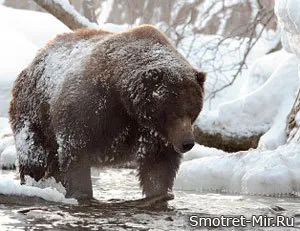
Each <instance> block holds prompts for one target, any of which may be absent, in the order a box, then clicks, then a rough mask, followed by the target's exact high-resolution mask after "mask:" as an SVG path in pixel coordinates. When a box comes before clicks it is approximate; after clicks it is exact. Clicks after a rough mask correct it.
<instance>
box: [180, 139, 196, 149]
mask: <svg viewBox="0 0 300 231" xmlns="http://www.w3.org/2000/svg"><path fill="white" fill-rule="evenodd" d="M194 145H195V142H194V140H185V141H183V143H182V148H183V151H184V152H187V151H189V150H191V149H192V148H193V147H194Z"/></svg>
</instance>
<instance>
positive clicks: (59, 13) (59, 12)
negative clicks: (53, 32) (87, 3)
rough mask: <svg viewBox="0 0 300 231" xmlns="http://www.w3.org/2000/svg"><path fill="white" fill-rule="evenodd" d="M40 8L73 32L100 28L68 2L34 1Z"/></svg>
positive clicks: (58, 0)
mask: <svg viewBox="0 0 300 231" xmlns="http://www.w3.org/2000/svg"><path fill="white" fill-rule="evenodd" d="M34 1H35V2H36V3H37V4H38V5H39V6H41V7H42V8H43V9H45V10H46V11H48V12H49V13H50V14H52V15H53V16H55V17H56V18H57V19H58V20H60V21H61V22H62V23H64V24H65V25H66V26H67V27H69V28H70V29H71V30H77V29H80V28H98V25H97V24H96V23H92V22H90V21H89V20H88V19H87V18H86V17H84V16H82V15H81V14H80V13H78V11H76V10H75V8H74V7H73V6H72V5H70V3H69V1H67V0H47V1H45V0H34Z"/></svg>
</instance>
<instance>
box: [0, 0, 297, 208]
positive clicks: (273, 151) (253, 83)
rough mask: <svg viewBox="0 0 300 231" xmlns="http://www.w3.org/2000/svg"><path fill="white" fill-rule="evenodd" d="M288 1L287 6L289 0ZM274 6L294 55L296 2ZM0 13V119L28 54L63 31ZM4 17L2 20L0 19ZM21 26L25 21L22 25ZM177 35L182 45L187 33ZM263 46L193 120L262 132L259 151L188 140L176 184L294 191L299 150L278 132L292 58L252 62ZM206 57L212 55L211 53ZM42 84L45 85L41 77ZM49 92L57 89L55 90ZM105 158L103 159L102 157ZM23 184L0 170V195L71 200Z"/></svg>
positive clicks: (292, 89) (291, 80) (10, 158)
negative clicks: (189, 144) (228, 150)
mask: <svg viewBox="0 0 300 231" xmlns="http://www.w3.org/2000/svg"><path fill="white" fill-rule="evenodd" d="M63 2H64V4H63V6H64V7H67V9H68V11H73V9H71V7H70V5H69V3H68V2H67V0H65V1H63ZM288 2H289V4H291V2H292V1H288ZM276 4H277V8H276V9H277V10H276V12H277V14H279V17H280V20H281V22H283V23H285V22H286V21H288V24H287V25H286V24H284V25H285V26H284V27H283V31H284V32H283V44H284V47H285V49H286V50H287V51H290V52H294V53H296V54H297V55H299V53H300V52H298V51H299V44H300V43H298V44H297V43H296V42H297V41H298V40H297V39H299V37H297V36H299V35H298V34H299V31H298V30H299V25H298V24H297V23H295V22H293V20H294V19H295V18H296V19H297V17H298V16H299V15H298V16H297V14H298V13H297V12H300V11H299V9H298V8H299V6H298V5H297V4H296V6H297V7H294V9H292V11H291V10H288V11H287V10H286V8H285V7H286V6H290V5H289V4H287V1H279V0H278V1H276ZM296 13H297V14H296ZM2 16H3V17H5V20H0V25H1V26H2V28H4V30H5V31H6V32H7V33H5V34H3V35H1V37H0V49H1V51H2V52H1V53H0V62H1V64H2V65H1V71H0V105H1V108H0V116H7V108H8V102H9V100H10V94H9V91H10V89H11V86H12V82H13V81H14V79H15V77H16V75H17V74H18V73H19V72H20V71H21V70H22V69H23V68H24V67H26V65H27V64H28V63H29V62H30V61H31V60H32V58H33V57H34V55H35V53H36V51H37V50H38V49H39V48H40V47H41V46H42V45H43V44H45V42H46V41H47V40H48V39H50V38H52V37H54V36H55V34H56V33H61V32H65V31H69V29H67V28H66V27H65V26H63V25H62V24H61V23H60V22H58V21H57V20H56V19H55V18H54V17H52V16H50V15H48V14H44V13H37V12H28V11H23V10H13V9H9V8H6V7H3V6H0V18H1V17H2ZM297 20H298V19H297ZM7 21H9V22H10V24H6V22H7ZM299 22H300V21H299ZM84 23H87V22H84ZM28 25H32V26H31V27H30V28H29V27H28ZM103 28H104V29H108V30H111V31H117V32H119V31H122V30H124V29H127V28H128V25H122V26H116V25H112V24H111V25H109V24H106V28H105V27H103ZM185 39H186V43H188V42H190V41H191V39H192V38H191V37H187V38H185ZM205 41H207V40H204V42H205ZM229 44H231V46H232V47H234V46H236V45H237V44H236V43H235V42H234V41H230V43H229ZM85 45H87V44H82V46H85ZM196 45H197V46H198V45H199V44H196ZM232 47H231V48H232ZM184 48H186V47H184V46H183V47H181V48H180V49H181V51H183V53H184V54H187V53H188V50H184ZM258 48H263V49H265V50H268V49H267V48H268V47H267V46H266V45H265V44H261V45H260V46H258ZM87 50H88V49H87ZM265 50H263V51H261V52H256V53H255V52H254V54H253V56H252V57H250V61H251V62H252V61H254V60H256V61H254V63H253V66H252V67H251V68H250V71H249V72H245V73H244V74H243V77H247V79H246V82H245V83H244V85H243V86H242V84H241V83H242V81H241V79H239V80H238V84H237V85H236V86H234V88H231V89H232V90H233V92H234V93H232V95H230V96H229V97H228V98H224V99H222V100H223V101H227V102H223V103H222V104H220V105H219V106H218V107H216V108H214V110H211V111H209V110H207V109H206V110H205V111H203V112H202V114H201V116H200V117H199V118H198V120H197V125H198V126H199V127H201V129H203V130H207V131H209V132H212V133H215V132H218V133H222V134H225V135H236V136H241V135H242V136H251V135H253V134H257V133H264V135H263V136H262V137H261V139H260V142H259V148H258V149H256V150H249V151H247V152H239V153H234V154H230V153H226V152H224V151H221V150H217V149H214V148H207V147H204V146H201V145H195V147H194V148H193V149H192V150H191V151H190V152H188V153H186V154H184V161H183V163H182V165H181V167H180V169H179V173H178V177H177V179H176V181H175V188H176V189H179V190H196V191H205V190H211V191H224V192H231V193H241V194H263V195H274V194H276V195H277V194H288V193H294V192H299V190H300V189H299V188H300V178H299V175H300V174H299V173H300V172H299V166H300V165H299V164H300V163H299V162H300V159H299V157H298V155H299V151H297V150H299V148H300V147H299V144H296V143H294V142H290V143H288V144H286V137H285V133H284V129H285V120H286V116H287V113H288V112H289V109H290V108H291V106H292V103H293V100H294V99H295V93H296V91H297V88H298V86H299V77H298V75H297V72H298V65H299V60H298V59H297V58H296V55H294V54H288V53H287V52H285V51H279V52H276V53H273V54H270V55H268V56H264V57H262V58H260V59H256V58H257V57H261V56H262V55H263V54H264V52H265ZM87 52H88V51H87ZM120 52H121V51H120ZM222 52H224V53H221V54H223V55H224V54H225V53H226V50H225V49H224V50H223V51H222ZM56 55H57V56H55V57H49V58H50V59H51V60H52V61H56V62H60V61H61V60H62V59H64V58H65V57H63V56H62V55H61V54H59V53H58V54H56ZM73 55H74V56H76V55H77V56H80V55H83V56H84V55H86V54H80V55H79V54H78V52H76V51H74V53H73ZM209 55H211V56H212V57H213V54H209ZM198 57H199V56H198V54H191V56H190V60H192V61H193V62H194V63H196V62H198V61H199V59H198ZM217 58H221V57H217ZM236 58H237V54H236V53H235V54H232V55H231V56H230V57H229V58H228V60H225V61H226V62H228V64H230V62H233V61H234V60H236ZM78 60H79V59H78ZM78 60H77V61H78ZM250 61H249V64H250V63H251V62H250ZM56 64H57V63H56ZM69 64H70V65H71V64H72V63H69ZM64 68H65V67H62V68H61V69H60V70H59V71H60V72H58V73H57V74H58V76H59V75H60V74H63V73H64V72H65V71H66V70H65V69H64ZM229 72H230V70H229ZM46 84H53V83H51V82H47V83H46ZM56 84H57V82H56ZM210 84H212V82H210ZM57 90H58V91H59V89H57ZM153 94H154V95H155V96H158V97H159V96H160V95H161V92H160V91H159V89H157V91H156V92H153ZM228 100H230V101H228ZM220 102H221V101H220ZM217 104H218V103H216V105H217ZM105 159H106V160H108V158H107V157H105ZM15 163H16V150H15V146H14V139H13V137H12V136H11V130H10V128H9V124H8V120H7V118H3V117H0V165H1V166H11V165H14V164H15ZM114 177H115V176H114ZM107 181H110V179H109V180H107ZM27 184H28V185H26V186H25V185H19V181H18V180H13V179H7V178H5V177H3V176H1V172H0V194H6V195H25V196H38V197H41V198H43V199H45V200H50V201H56V202H62V203H71V204H72V203H76V201H75V200H73V199H66V198H65V197H64V189H63V188H61V186H59V185H58V186H57V185H56V186H55V185H54V182H53V179H52V180H51V179H50V180H49V182H48V183H47V182H46V183H45V182H42V181H41V182H34V181H33V180H32V179H31V180H27ZM120 197H121V196H120Z"/></svg>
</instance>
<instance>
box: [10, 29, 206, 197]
mask: <svg viewBox="0 0 300 231" xmlns="http://www.w3.org/2000/svg"><path fill="white" fill-rule="evenodd" d="M204 81H205V74H204V73H202V72H199V71H197V70H195V69H194V68H192V67H191V66H190V65H189V63H188V62H187V61H186V60H185V59H184V58H183V57H182V56H181V55H180V54H179V53H178V52H177V51H176V49H175V48H174V47H172V45H171V44H170V43H169V41H168V40H167V38H166V37H165V36H164V35H163V34H162V33H161V32H160V31H158V30H157V29H156V28H154V27H152V26H148V25H144V26H140V27H137V28H135V29H131V30H128V31H125V32H123V33H110V32H106V31H102V30H90V29H84V30H79V31H76V32H75V33H66V34H62V35H59V36H57V37H56V38H55V39H54V40H53V41H50V42H49V43H48V44H47V45H46V46H45V47H44V48H43V49H41V50H40V52H39V53H38V55H37V56H36V58H35V59H34V60H33V62H32V63H31V64H30V65H29V67H28V68H26V69H25V70H23V71H22V73H20V75H19V76H18V78H17V80H16V82H15V84H14V88H13V100H12V101H11V105H10V110H9V114H10V122H11V126H12V129H13V132H14V137H15V141H16V148H17V153H18V159H19V165H20V166H19V169H20V177H21V182H22V183H25V175H30V176H31V177H33V178H34V179H35V180H40V179H42V178H47V177H50V176H53V177H54V178H55V179H56V180H57V181H61V182H62V184H63V185H64V186H65V188H66V191H67V195H66V196H67V197H75V198H91V197H92V185H91V176H90V167H91V166H107V165H116V164H119V163H123V162H126V161H131V160H135V161H137V163H138V175H139V178H140V184H141V187H142V189H143V193H144V194H145V195H146V196H147V197H152V196H156V195H161V194H165V193H167V191H168V190H169V189H172V186H173V181H174V178H175V176H176V172H177V170H178V167H179V164H180V159H181V152H180V151H178V149H180V148H178V147H180V145H181V144H182V142H184V141H186V140H193V135H192V127H191V124H192V123H193V122H194V121H195V119H196V117H197V115H198V114H199V112H200V111H201V109H202V101H203V83H204ZM187 121H189V124H190V125H187ZM176 147H177V149H176Z"/></svg>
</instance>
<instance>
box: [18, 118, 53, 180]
mask: <svg viewBox="0 0 300 231" xmlns="http://www.w3.org/2000/svg"><path fill="white" fill-rule="evenodd" d="M20 124H21V123H20ZM14 136H15V144H16V150H17V156H18V161H19V173H20V179H21V184H25V176H26V175H28V176H30V177H32V178H34V179H35V180H36V181H39V180H40V179H41V178H43V177H44V175H45V171H46V167H47V158H48V154H49V152H48V151H47V149H46V148H45V147H44V146H43V139H42V136H41V135H40V133H39V131H38V130H37V129H36V128H35V126H34V124H32V123H29V122H28V121H26V122H24V123H23V124H22V128H21V129H19V130H17V131H15V134H14Z"/></svg>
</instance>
